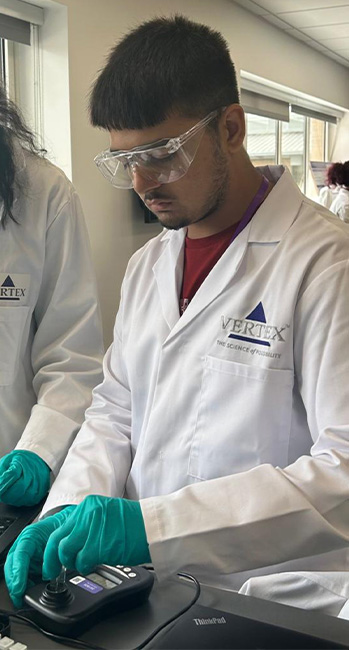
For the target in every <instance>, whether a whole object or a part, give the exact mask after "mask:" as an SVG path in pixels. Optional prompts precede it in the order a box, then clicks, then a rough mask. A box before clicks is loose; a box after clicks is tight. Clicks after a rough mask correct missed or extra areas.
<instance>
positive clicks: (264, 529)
mask: <svg viewBox="0 0 349 650" xmlns="http://www.w3.org/2000/svg"><path fill="white" fill-rule="evenodd" d="M348 286H349V269H348V262H345V261H344V262H339V263H336V264H334V265H333V266H331V267H330V268H328V269H327V270H326V271H323V272H322V273H321V274H320V275H318V276H317V277H316V278H315V279H313V280H312V281H311V282H310V284H309V285H308V287H307V289H306V290H305V291H304V293H303V295H302V296H301V297H300V298H299V301H298V305H297V307H296V312H295V319H294V357H295V381H296V382H297V383H298V386H299V391H300V394H301V397H302V400H303V403H304V407H305V409H306V411H307V417H308V423H309V428H310V432H311V435H312V438H313V441H314V444H313V446H312V449H311V454H310V455H309V456H301V457H300V458H298V460H296V462H294V463H293V464H291V465H289V466H287V467H285V468H280V467H273V466H271V465H269V464H265V465H260V466H258V467H255V468H253V469H251V470H249V471H246V472H242V473H239V474H235V475H232V476H225V477H221V478H217V479H212V480H210V481H206V482H202V483H196V484H193V485H189V486H186V487H184V488H183V489H181V490H179V491H178V492H175V493H173V494H169V495H165V496H159V497H151V498H147V499H143V500H141V507H142V512H143V516H144V520H145V528H146V533H147V538H148V542H149V544H150V553H151V557H152V560H153V563H154V566H155V570H156V572H157V575H158V576H159V578H165V577H167V576H169V575H170V574H172V573H174V572H178V571H179V570H183V569H185V570H189V571H192V572H193V573H194V574H195V575H196V576H197V577H199V578H201V579H206V578H208V579H210V577H211V578H212V574H213V572H215V571H216V572H217V573H218V574H219V573H220V574H227V573H234V572H240V571H244V570H246V571H248V570H253V569H256V568H259V567H265V566H270V565H275V564H279V563H282V562H286V561H288V560H293V559H296V558H302V557H306V556H313V555H315V554H321V553H326V552H329V551H332V550H336V549H340V548H343V547H345V546H347V545H348V543H349V499H348V497H349V480H348V475H349V474H348V471H349V400H348V395H347V384H348V370H349V368H348V365H349V340H348V323H349V301H348ZM276 406H277V405H272V404H270V405H267V408H276ZM232 417H233V414H232Z"/></svg>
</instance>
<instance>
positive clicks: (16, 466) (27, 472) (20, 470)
mask: <svg viewBox="0 0 349 650" xmlns="http://www.w3.org/2000/svg"><path fill="white" fill-rule="evenodd" d="M49 487H50V468H49V466H48V465H47V464H46V463H45V461H44V460H42V458H40V456H38V455H37V454H35V453H34V452H33V451H26V450H24V449H15V450H14V451H11V452H10V453H9V454H7V455H6V456H3V458H1V459H0V501H3V502H4V503H8V504H9V505H11V506H32V505H35V504H36V503H39V501H41V499H43V498H44V496H45V495H46V494H47V492H48V491H49Z"/></svg>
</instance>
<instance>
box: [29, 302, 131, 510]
mask: <svg viewBox="0 0 349 650" xmlns="http://www.w3.org/2000/svg"><path fill="white" fill-rule="evenodd" d="M121 309H122V307H120V309H119V313H118V315H117V317H116V323H115V328H114V340H113V343H112V345H111V346H110V347H109V349H108V350H107V352H106V354H105V357H104V361H103V373H104V379H103V382H102V383H101V384H100V385H99V386H97V387H96V388H95V389H94V391H93V399H92V404H91V406H90V408H89V409H88V410H87V411H86V419H85V422H84V424H83V426H82V427H81V429H80V431H79V433H78V435H77V437H76V439H75V441H74V443H73V445H72V446H71V448H70V450H69V453H68V455H67V458H66V460H65V462H64V464H63V466H62V468H61V470H60V472H59V475H58V477H57V479H56V481H55V482H54V484H53V486H52V488H51V491H50V494H49V496H48V499H47V501H46V503H45V505H44V508H43V513H42V514H43V515H44V514H47V513H50V511H52V510H54V509H56V508H57V507H59V506H62V505H67V504H69V503H73V504H78V503H80V502H81V501H82V500H83V499H84V498H85V496H86V494H90V493H91V485H93V493H94V494H100V495H104V496H113V497H122V496H123V494H124V491H125V485H126V480H127V477H128V474H129V472H130V467H131V462H132V449H131V421H132V419H131V393H130V389H129V386H128V381H127V373H126V371H125V369H124V364H123V360H122V353H121V339H120V334H119V322H120V320H121Z"/></svg>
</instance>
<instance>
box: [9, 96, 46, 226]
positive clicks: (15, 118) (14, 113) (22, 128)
mask: <svg viewBox="0 0 349 650" xmlns="http://www.w3.org/2000/svg"><path fill="white" fill-rule="evenodd" d="M16 141H17V142H18V143H19V144H20V145H21V146H22V147H23V148H24V149H26V150H27V151H30V152H31V153H33V154H43V153H46V152H45V150H44V149H40V148H39V147H38V146H37V145H36V143H35V138H34V135H33V133H32V132H31V131H30V130H29V129H28V127H27V126H26V125H25V122H24V119H23V117H22V115H21V113H20V111H19V109H18V108H17V106H16V105H15V104H14V103H13V102H12V101H11V100H10V99H8V97H7V95H6V92H5V89H4V88H3V86H2V85H1V84H0V203H2V212H1V225H2V226H3V227H5V225H6V222H7V221H8V219H12V220H13V221H16V219H15V218H14V216H13V213H12V207H13V201H14V191H15V186H16V184H19V182H18V179H17V178H16V162H15V142H16Z"/></svg>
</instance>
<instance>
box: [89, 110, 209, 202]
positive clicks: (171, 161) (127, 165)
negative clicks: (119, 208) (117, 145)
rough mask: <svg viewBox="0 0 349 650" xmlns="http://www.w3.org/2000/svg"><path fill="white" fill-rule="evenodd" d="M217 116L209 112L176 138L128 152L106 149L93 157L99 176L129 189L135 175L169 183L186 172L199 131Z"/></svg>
mask: <svg viewBox="0 0 349 650" xmlns="http://www.w3.org/2000/svg"><path fill="white" fill-rule="evenodd" d="M218 113H219V110H215V111H212V112H211V113H209V114H208V115H206V117H204V118H203V119H202V120H200V122H198V123H197V124H195V125H194V126H193V127H192V128H191V129H189V131H186V132H185V133H183V134H182V135H179V136H178V137H176V138H169V139H164V140H158V141H157V142H152V143H151V144H148V145H143V146H141V147H134V149H130V150H129V151H110V149H107V150H106V151H103V152H102V153H100V154H99V155H98V156H96V157H95V159H94V162H95V163H96V165H97V167H98V169H99V171H100V172H101V173H102V174H103V176H104V177H105V178H106V179H107V180H108V181H110V183H111V184H112V185H114V187H118V188H120V189H125V190H128V189H131V188H132V187H133V175H134V173H135V172H139V173H140V174H141V176H142V177H143V178H145V179H148V180H150V181H151V182H155V183H157V184H159V185H162V184H163V183H173V182H174V181H178V179H179V178H182V176H184V174H186V173H187V171H188V169H189V167H190V165H191V163H192V162H193V160H194V157H195V154H196V152H197V150H198V148H199V144H200V142H201V138H202V136H203V129H204V128H205V126H207V124H209V122H211V121H212V120H213V119H214V118H215V117H217V115H218Z"/></svg>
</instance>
